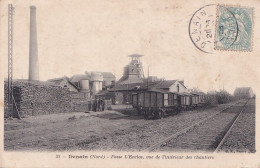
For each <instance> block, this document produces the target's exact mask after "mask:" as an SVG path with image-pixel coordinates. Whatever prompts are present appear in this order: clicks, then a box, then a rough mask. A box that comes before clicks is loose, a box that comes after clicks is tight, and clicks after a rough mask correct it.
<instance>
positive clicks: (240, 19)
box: [215, 5, 253, 51]
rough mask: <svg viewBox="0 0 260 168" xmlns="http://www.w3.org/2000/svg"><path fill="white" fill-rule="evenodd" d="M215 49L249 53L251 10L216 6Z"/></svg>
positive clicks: (251, 24) (251, 27)
mask: <svg viewBox="0 0 260 168" xmlns="http://www.w3.org/2000/svg"><path fill="white" fill-rule="evenodd" d="M216 24H217V25H216V36H215V49H217V50H233V51H251V50H252V33H253V30H252V29H253V8H244V7H243V8H242V7H229V6H221V5H218V8H217V22H216Z"/></svg>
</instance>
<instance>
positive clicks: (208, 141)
mask: <svg viewBox="0 0 260 168" xmlns="http://www.w3.org/2000/svg"><path fill="white" fill-rule="evenodd" d="M248 101H249V100H247V101H245V102H243V103H241V102H240V104H238V103H236V104H233V105H231V106H229V107H227V108H225V109H223V110H221V111H220V112H218V113H216V114H213V115H211V116H209V117H207V118H205V119H202V120H200V121H199V122H197V123H195V124H193V125H191V126H189V127H186V128H184V129H182V130H180V131H178V132H177V133H175V134H173V135H171V136H169V137H167V138H165V139H163V140H162V141H159V142H158V143H156V144H154V145H152V146H150V147H149V148H147V149H145V150H144V151H147V152H151V151H189V152H191V151H212V152H213V151H214V152H217V151H218V149H219V147H220V146H221V145H222V143H223V142H224V139H225V138H226V137H227V135H228V133H229V132H230V130H231V129H232V127H233V125H234V123H235V122H236V120H237V118H238V117H239V115H240V114H241V113H242V112H243V111H244V109H245V106H246V104H247V102H248Z"/></svg>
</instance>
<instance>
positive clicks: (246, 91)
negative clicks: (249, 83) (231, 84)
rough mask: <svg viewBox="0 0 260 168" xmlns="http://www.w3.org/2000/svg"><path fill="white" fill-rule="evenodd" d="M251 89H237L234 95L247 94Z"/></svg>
mask: <svg viewBox="0 0 260 168" xmlns="http://www.w3.org/2000/svg"><path fill="white" fill-rule="evenodd" d="M250 89H251V87H239V88H236V89H235V91H234V94H247V93H249V91H250Z"/></svg>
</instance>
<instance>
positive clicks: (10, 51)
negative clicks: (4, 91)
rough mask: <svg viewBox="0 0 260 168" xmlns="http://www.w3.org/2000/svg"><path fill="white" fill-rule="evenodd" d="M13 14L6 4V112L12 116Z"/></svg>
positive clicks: (9, 6)
mask: <svg viewBox="0 0 260 168" xmlns="http://www.w3.org/2000/svg"><path fill="white" fill-rule="evenodd" d="M13 12H14V7H13V5H12V4H8V112H9V116H14V111H13Z"/></svg>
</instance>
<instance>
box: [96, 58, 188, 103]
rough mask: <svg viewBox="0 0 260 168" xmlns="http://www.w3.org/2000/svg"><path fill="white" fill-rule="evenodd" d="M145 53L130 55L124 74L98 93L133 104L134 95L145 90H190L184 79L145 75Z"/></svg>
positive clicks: (106, 97) (116, 101) (105, 97)
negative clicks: (143, 62)
mask: <svg viewBox="0 0 260 168" xmlns="http://www.w3.org/2000/svg"><path fill="white" fill-rule="evenodd" d="M142 57H143V55H139V54H133V55H129V58H130V61H129V64H128V65H126V66H125V67H124V73H123V76H122V77H121V78H120V79H119V80H118V81H117V82H116V83H115V84H114V85H111V87H110V88H109V89H107V91H102V92H99V93H98V94H97V95H98V96H99V97H103V98H104V99H111V100H112V102H113V103H115V104H131V103H132V95H133V94H135V93H136V92H140V91H144V90H158V89H159V90H164V91H169V92H179V93H186V92H188V89H187V87H186V86H185V85H184V81H183V80H182V81H179V80H163V79H160V78H157V77H156V76H148V77H147V78H145V77H144V73H143V67H142V61H141V58H142Z"/></svg>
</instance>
